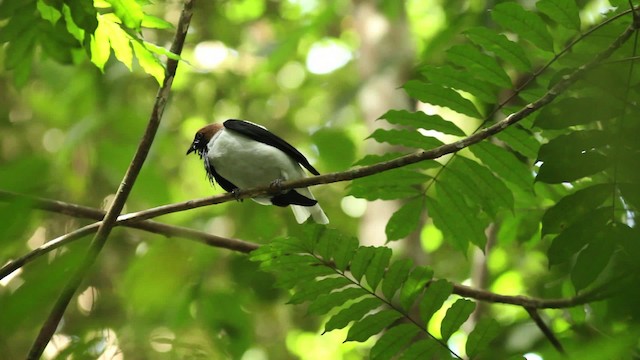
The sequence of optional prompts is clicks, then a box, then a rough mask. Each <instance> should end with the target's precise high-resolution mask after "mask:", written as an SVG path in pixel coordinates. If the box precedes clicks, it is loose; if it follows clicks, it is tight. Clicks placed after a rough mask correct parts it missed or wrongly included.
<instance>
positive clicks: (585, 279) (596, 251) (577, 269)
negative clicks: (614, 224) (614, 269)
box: [571, 226, 616, 292]
mask: <svg viewBox="0 0 640 360" xmlns="http://www.w3.org/2000/svg"><path fill="white" fill-rule="evenodd" d="M607 228H608V229H607V230H609V231H606V230H605V231H602V232H598V233H595V234H594V235H593V236H592V237H591V238H590V239H589V243H588V244H587V246H586V247H585V248H584V249H583V250H582V251H580V253H579V254H578V257H577V258H576V262H575V264H574V265H573V268H572V269H571V282H572V283H573V286H574V288H575V289H576V292H578V291H580V290H582V289H584V288H586V287H587V286H588V285H590V284H591V283H592V282H593V281H595V280H596V278H597V277H598V275H600V273H602V271H603V270H604V269H605V267H606V266H607V264H609V261H610V260H611V256H612V255H613V251H614V250H615V248H616V244H615V242H614V241H611V238H610V237H609V236H608V235H607V233H609V234H610V233H612V231H611V230H610V229H611V227H610V226H608V227H607Z"/></svg>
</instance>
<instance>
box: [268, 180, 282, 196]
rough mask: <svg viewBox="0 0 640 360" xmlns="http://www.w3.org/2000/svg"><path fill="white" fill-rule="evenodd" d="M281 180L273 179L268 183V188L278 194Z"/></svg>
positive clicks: (280, 188) (280, 189)
mask: <svg viewBox="0 0 640 360" xmlns="http://www.w3.org/2000/svg"><path fill="white" fill-rule="evenodd" d="M282 181H283V180H282V179H280V178H278V179H275V180H273V181H272V182H271V184H269V188H271V190H272V191H274V192H276V193H278V194H280V193H282Z"/></svg>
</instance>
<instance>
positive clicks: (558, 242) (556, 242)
mask: <svg viewBox="0 0 640 360" xmlns="http://www.w3.org/2000/svg"><path fill="white" fill-rule="evenodd" d="M611 214H612V209H611V207H601V208H598V209H596V210H591V211H589V212H587V213H586V214H584V215H582V216H580V217H578V218H576V219H575V221H574V222H573V223H572V224H571V225H570V226H569V227H567V228H566V229H564V231H562V232H561V233H560V234H559V235H558V236H556V237H555V238H554V239H553V240H552V241H551V246H549V249H548V250H547V256H548V258H549V266H553V265H557V264H561V263H563V262H566V261H569V260H570V259H571V257H572V256H573V255H575V254H577V253H578V252H579V251H580V250H581V249H582V248H583V247H584V246H585V245H587V244H588V243H589V242H590V241H591V240H592V239H593V238H594V237H597V236H599V234H600V233H602V232H605V233H606V230H607V224H608V223H609V222H610V220H611Z"/></svg>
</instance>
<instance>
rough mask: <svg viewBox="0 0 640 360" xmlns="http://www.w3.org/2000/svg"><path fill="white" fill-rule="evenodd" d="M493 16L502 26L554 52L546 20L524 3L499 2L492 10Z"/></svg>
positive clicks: (539, 46)
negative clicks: (524, 6) (524, 5)
mask: <svg viewBox="0 0 640 360" xmlns="http://www.w3.org/2000/svg"><path fill="white" fill-rule="evenodd" d="M491 17H492V18H493V20H494V21H495V22H497V23H498V24H500V25H501V26H502V27H504V28H506V29H508V30H511V31H513V32H515V33H516V34H518V35H520V37H521V38H522V39H524V40H528V41H529V42H531V43H532V44H534V45H535V46H537V47H538V48H540V49H542V50H546V51H549V52H553V38H551V35H549V31H548V30H547V26H546V25H545V23H544V21H542V19H540V17H539V16H538V15H537V14H535V13H533V12H531V11H527V10H525V9H524V8H523V7H522V5H520V4H518V3H515V2H505V3H501V4H498V5H496V6H495V7H494V8H493V10H492V11H491Z"/></svg>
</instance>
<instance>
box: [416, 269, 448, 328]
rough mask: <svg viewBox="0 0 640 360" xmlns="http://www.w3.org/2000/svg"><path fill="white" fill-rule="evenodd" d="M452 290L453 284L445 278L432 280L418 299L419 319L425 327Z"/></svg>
mask: <svg viewBox="0 0 640 360" xmlns="http://www.w3.org/2000/svg"><path fill="white" fill-rule="evenodd" d="M452 291H453V285H452V284H451V283H450V282H448V281H447V280H444V279H440V280H436V281H434V282H432V283H431V284H429V286H427V289H426V290H425V292H424V295H423V296H422V300H420V307H419V309H420V320H422V323H423V325H424V326H425V327H426V326H427V323H428V322H429V320H430V319H431V317H432V316H433V314H435V313H436V311H438V309H440V308H441V307H442V305H443V304H444V302H445V301H446V300H447V298H449V296H450V295H451V293H452Z"/></svg>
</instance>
